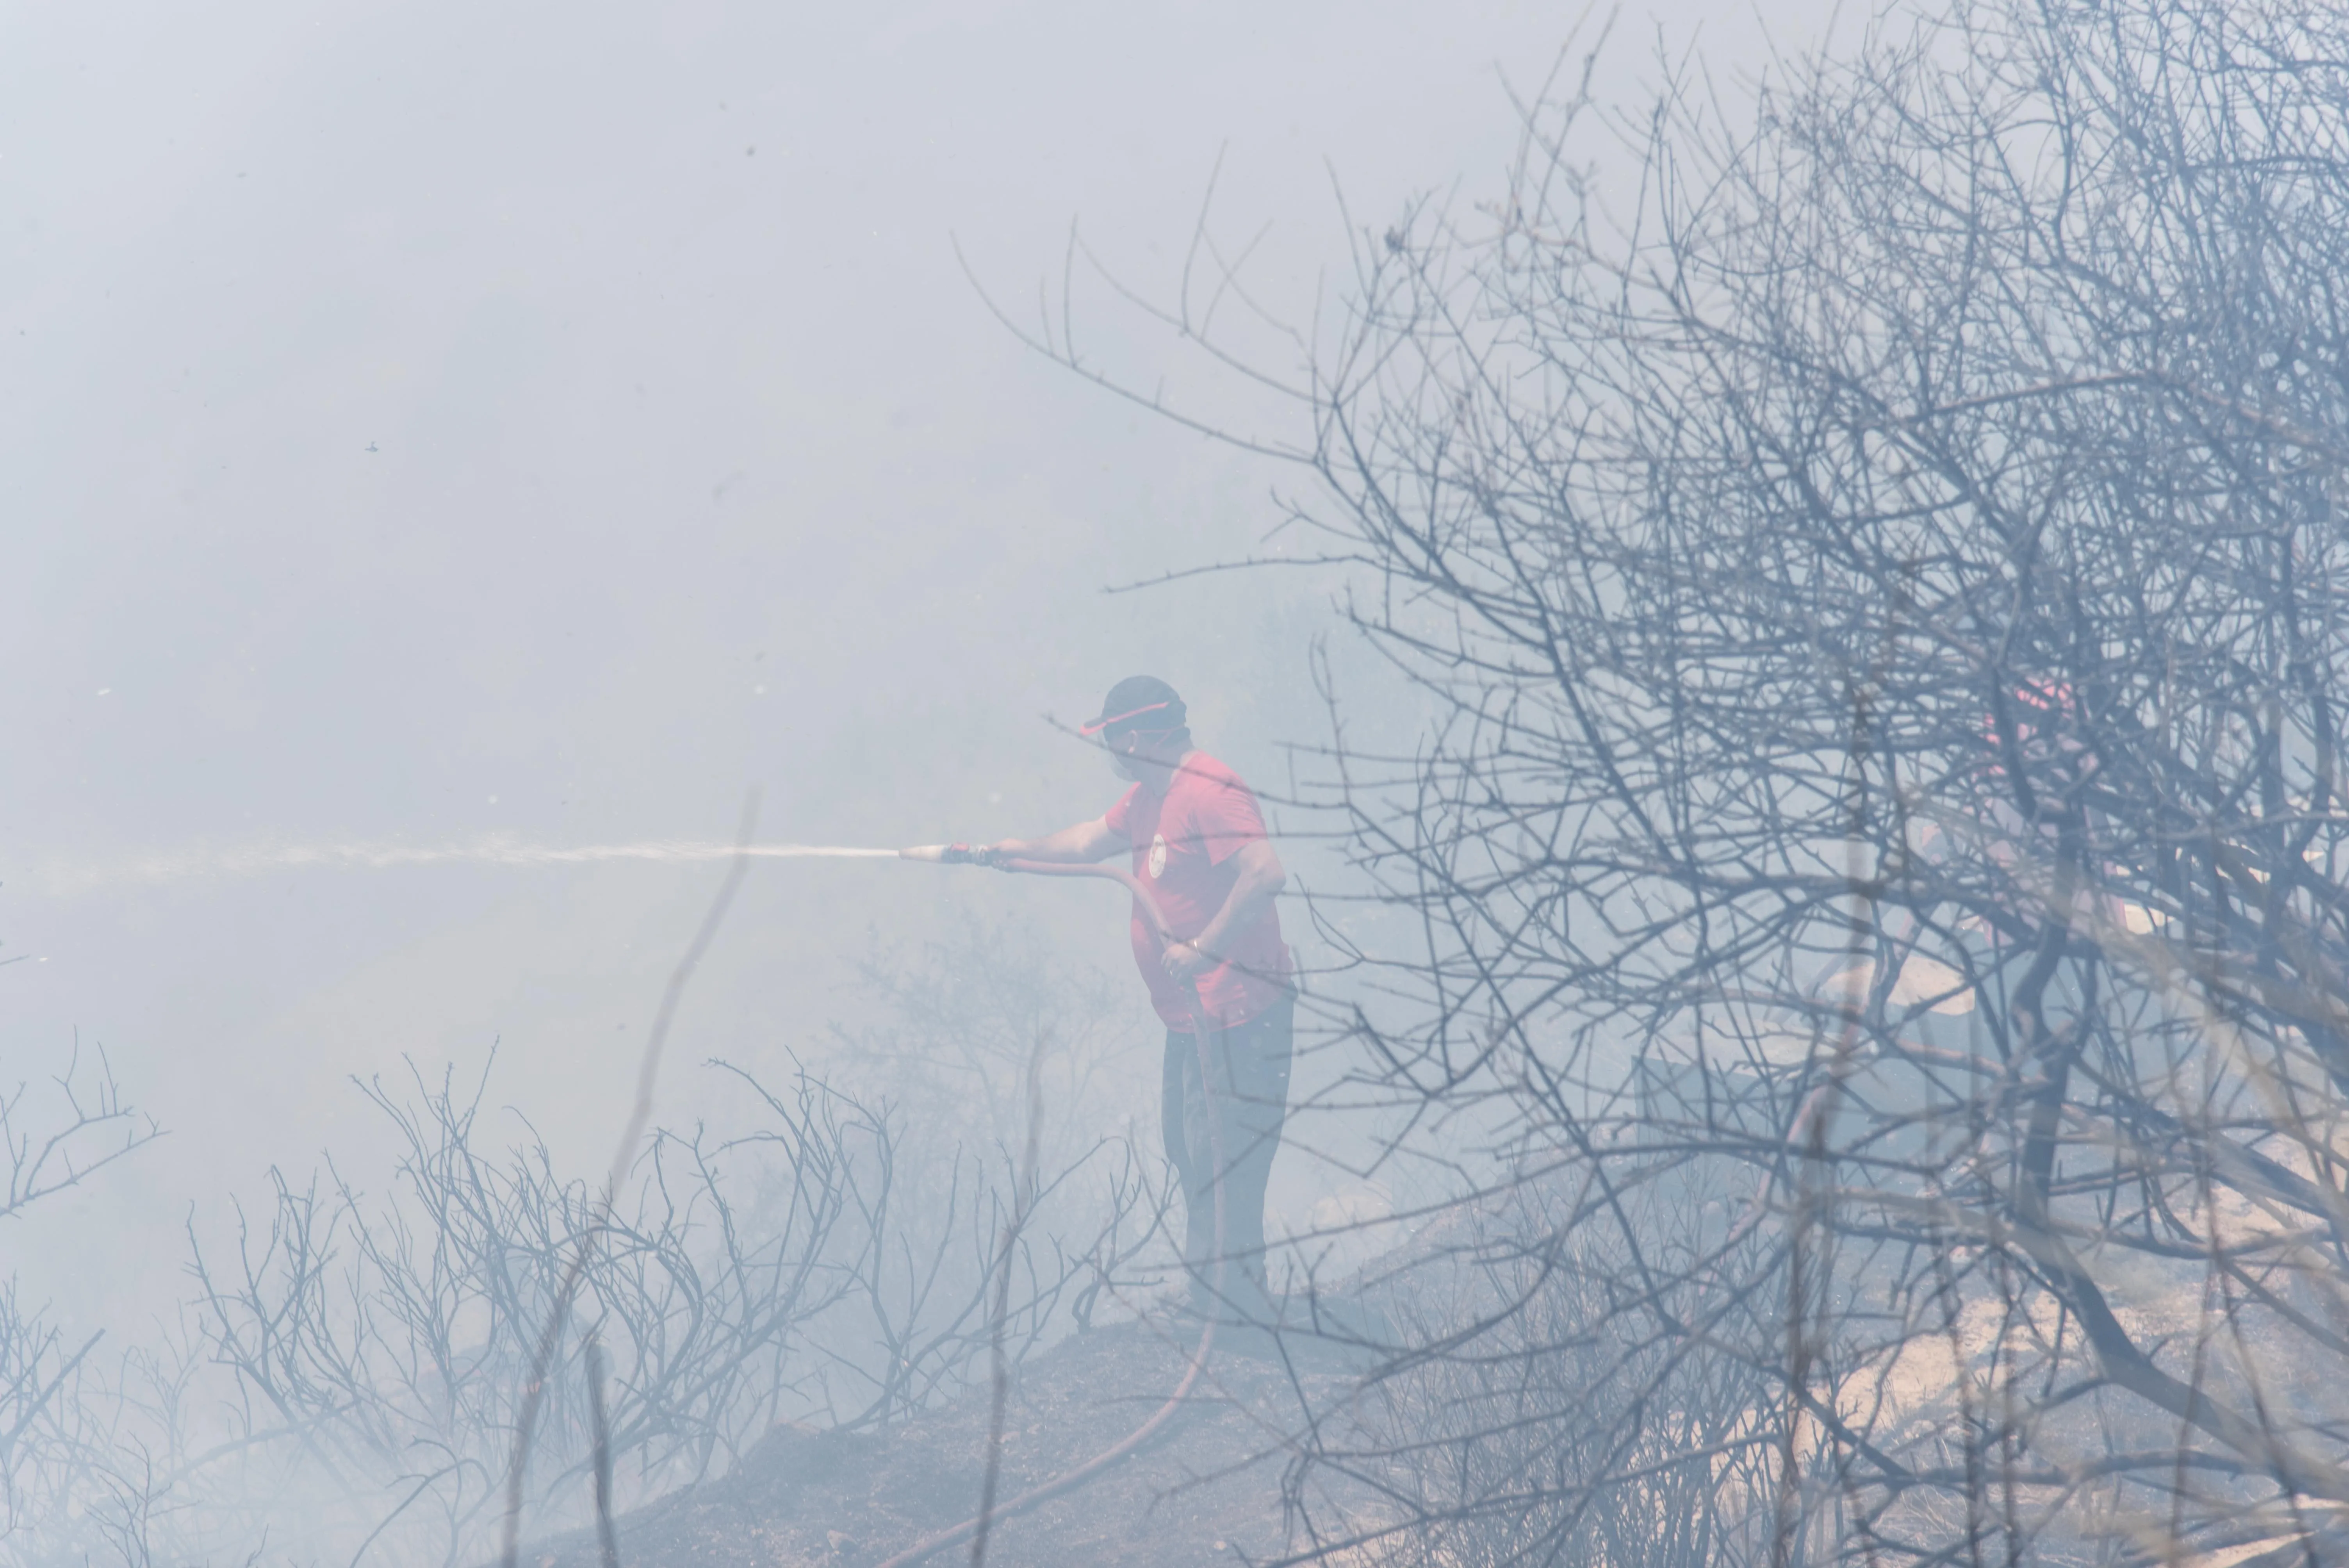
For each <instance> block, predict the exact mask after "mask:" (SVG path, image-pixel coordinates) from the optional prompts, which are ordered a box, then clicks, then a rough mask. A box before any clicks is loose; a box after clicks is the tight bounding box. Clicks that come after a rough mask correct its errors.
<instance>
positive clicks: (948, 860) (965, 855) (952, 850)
mask: <svg viewBox="0 0 2349 1568" xmlns="http://www.w3.org/2000/svg"><path fill="white" fill-rule="evenodd" d="M897 858H898V859H899V860H905V861H929V862H930V863H931V864H932V865H938V866H983V865H987V864H989V863H990V861H989V858H988V851H986V850H985V849H984V848H982V847H980V846H978V845H973V844H916V845H914V846H913V847H912V848H911V849H904V850H899V851H897Z"/></svg>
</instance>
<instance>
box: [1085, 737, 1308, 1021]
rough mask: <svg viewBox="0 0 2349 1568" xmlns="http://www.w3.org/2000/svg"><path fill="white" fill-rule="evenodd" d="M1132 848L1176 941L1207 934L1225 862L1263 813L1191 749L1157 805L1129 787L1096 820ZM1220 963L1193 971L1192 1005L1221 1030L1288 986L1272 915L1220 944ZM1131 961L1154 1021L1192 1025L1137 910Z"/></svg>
mask: <svg viewBox="0 0 2349 1568" xmlns="http://www.w3.org/2000/svg"><path fill="white" fill-rule="evenodd" d="M1102 821H1104V822H1106V823H1107V824H1108V825H1109V829H1110V831H1112V832H1113V833H1116V834H1118V835H1119V836H1121V837H1122V838H1123V839H1125V840H1126V841H1128V842H1129V843H1131V844H1132V845H1133V874H1134V875H1135V876H1136V877H1137V878H1139V879H1140V880H1141V882H1143V885H1144V886H1145V887H1148V888H1149V889H1150V890H1151V892H1153V893H1154V895H1155V896H1156V898H1157V903H1158V913H1160V914H1161V915H1163V916H1164V918H1165V921H1166V923H1167V925H1168V927H1169V928H1170V929H1172V930H1173V931H1174V935H1175V937H1176V939H1177V940H1181V939H1184V938H1187V937H1192V936H1195V935H1197V934H1199V933H1200V932H1202V931H1204V930H1206V926H1207V923H1208V922H1209V921H1211V920H1213V919H1215V918H1216V912H1217V911H1219V910H1221V909H1222V908H1223V907H1224V901H1225V900H1226V899H1227V898H1229V897H1230V896H1231V892H1232V884H1233V883H1234V882H1237V881H1238V880H1239V868H1238V867H1237V866H1236V865H1234V864H1233V863H1232V856H1233V855H1235V854H1237V853H1238V852H1239V851H1240V849H1241V847H1242V846H1243V845H1246V844H1250V843H1254V842H1255V841H1257V840H1260V839H1262V838H1264V837H1265V836H1266V835H1265V830H1264V816H1263V813H1261V812H1260V811H1258V810H1257V804H1256V796H1255V794H1254V792H1252V791H1251V790H1250V789H1248V787H1247V785H1245V784H1243V783H1241V782H1240V778H1239V775H1238V774H1237V773H1235V772H1233V771H1232V770H1231V769H1228V768H1226V767H1225V766H1224V765H1223V764H1222V763H1220V762H1218V761H1216V759H1215V758H1212V757H1210V756H1208V755H1207V754H1206V752H1204V751H1194V752H1192V753H1191V754H1190V755H1189V756H1188V757H1186V758H1184V759H1183V765H1182V766H1181V767H1180V768H1177V769H1175V770H1174V778H1173V779H1170V780H1168V782H1167V786H1166V794H1165V796H1164V799H1161V798H1160V797H1158V796H1155V795H1153V794H1152V793H1151V792H1150V791H1149V790H1147V789H1143V787H1142V786H1141V785H1139V784H1136V785H1135V786H1134V787H1133V789H1129V790H1127V791H1126V792H1125V798H1124V799H1122V800H1120V801H1119V802H1118V803H1117V804H1116V805H1114V806H1112V807H1111V808H1110V809H1109V813H1108V815H1106V816H1105V817H1103V818H1102ZM1223 948H1224V962H1223V963H1221V964H1218V965H1216V966H1215V967H1214V968H1212V969H1206V970H1202V971H1201V972H1200V973H1199V975H1198V990H1199V999H1200V1000H1201V1001H1202V1002H1204V1003H1206V1007H1207V1012H1208V1015H1209V1017H1210V1021H1212V1022H1213V1023H1214V1024H1216V1026H1219V1027H1222V1028H1230V1027H1232V1026H1234V1025H1237V1024H1245V1023H1247V1021H1248V1020H1249V1019H1250V1018H1253V1017H1255V1016H1257V1014H1259V1013H1261V1012H1263V1011H1264V1010H1265V1009H1266V1008H1268V1007H1269V1006H1272V1005H1273V1004H1274V1003H1275V1002H1277V1001H1278V1000H1279V999H1280V998H1281V997H1282V996H1284V995H1287V994H1288V990H1289V975H1290V973H1291V972H1290V969H1289V965H1288V946H1287V945H1286V944H1284V943H1282V941H1281V940H1280V916H1279V914H1278V912H1276V911H1274V910H1272V909H1269V908H1268V909H1267V910H1266V911H1265V912H1264V913H1261V914H1259V915H1257V917H1256V918H1255V919H1254V920H1251V921H1249V922H1248V923H1247V924H1246V925H1244V926H1242V927H1241V928H1240V929H1238V930H1237V931H1233V932H1229V933H1226V935H1225V937H1224V939H1223ZM1133 961H1134V962H1135V963H1136V964H1137V965H1140V966H1141V968H1142V978H1143V981H1144V982H1146V983H1147V984H1148V985H1149V986H1150V1000H1151V1002H1152V1003H1153V1004H1154V1006H1156V1007H1157V1009H1158V1016H1160V1017H1161V1018H1164V1019H1165V1020H1166V1022H1167V1024H1168V1025H1169V1026H1172V1027H1174V1028H1178V1029H1180V1028H1188V1027H1189V1026H1190V1025H1191V997H1190V994H1189V992H1188V991H1187V990H1186V989H1185V987H1184V986H1183V985H1180V984H1179V983H1178V982H1176V981H1175V980H1174V978H1173V977H1172V976H1171V975H1168V974H1167V973H1166V967H1165V965H1164V964H1162V963H1161V962H1160V961H1159V956H1158V937H1157V935H1156V934H1155V933H1154V931H1153V930H1152V929H1151V925H1150V921H1149V919H1148V917H1147V916H1145V915H1144V914H1143V913H1142V910H1141V909H1140V907H1139V906H1138V905H1137V907H1136V908H1135V910H1134V912H1133Z"/></svg>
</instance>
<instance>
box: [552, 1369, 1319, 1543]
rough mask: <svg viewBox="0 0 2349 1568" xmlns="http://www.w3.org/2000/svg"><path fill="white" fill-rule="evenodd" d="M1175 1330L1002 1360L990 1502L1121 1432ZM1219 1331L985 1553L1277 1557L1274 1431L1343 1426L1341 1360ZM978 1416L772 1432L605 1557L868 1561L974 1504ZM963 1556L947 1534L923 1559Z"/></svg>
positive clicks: (1155, 1384)
mask: <svg viewBox="0 0 2349 1568" xmlns="http://www.w3.org/2000/svg"><path fill="white" fill-rule="evenodd" d="M1192 1334H1195V1329H1192V1328H1188V1327H1186V1326H1182V1325H1177V1324H1162V1323H1150V1322H1144V1323H1130V1324H1124V1325H1120V1326H1113V1327H1105V1328H1100V1329H1096V1330H1094V1331H1093V1332H1092V1333H1089V1334H1084V1335H1081V1336H1077V1337H1075V1338H1073V1339H1071V1340H1068V1341H1065V1342H1064V1343H1062V1344H1061V1345H1059V1346H1055V1347H1053V1348H1052V1349H1050V1350H1049V1351H1046V1352H1044V1353H1042V1354H1040V1355H1039V1356H1037V1357H1033V1358H1032V1359H1030V1361H1029V1362H1028V1363H1027V1365H1026V1366H1024V1367H1021V1368H1019V1370H1018V1371H1017V1373H1016V1374H1015V1378H1014V1381H1013V1384H1012V1387H1011V1389H1010V1394H1009V1400H1008V1405H1007V1410H1006V1417H1005V1421H1004V1442H1003V1458H1002V1480H1001V1482H1000V1483H999V1493H998V1495H999V1497H1000V1498H1009V1497H1013V1496H1016V1495H1017V1494H1018V1493H1019V1492H1020V1491H1024V1490H1026V1489H1028V1488H1030V1487H1032V1486H1035V1485H1037V1484H1039V1483H1040V1482H1042V1481H1045V1480H1050V1479H1051V1478H1052V1477H1054V1476H1057V1475H1059V1474H1061V1472H1063V1471H1065V1470H1069V1469H1071V1468H1072V1467H1074V1466H1076V1465H1078V1464H1081V1463H1082V1462H1083V1461H1084V1460H1087V1459H1090V1458H1091V1457H1092V1456H1093V1455H1095V1454H1097V1453H1099V1452H1101V1451H1102V1450H1103V1449H1107V1448H1109V1447H1111V1446H1112V1445H1113V1444H1115V1443H1116V1442H1117V1441H1119V1440H1120V1439H1123V1437H1124V1436H1126V1435H1127V1434H1128V1433H1129V1432H1131V1431H1133V1429H1135V1428H1136V1427H1138V1426H1140V1425H1141V1424H1142V1422H1143V1421H1144V1420H1146V1419H1147V1418H1149V1416H1150V1414H1151V1413H1152V1412H1153V1411H1154V1410H1155V1409H1156V1408H1158V1407H1159V1405H1160V1404H1161V1403H1162V1402H1163V1401H1164V1399H1165V1398H1166V1396H1167V1395H1168V1394H1169V1393H1170V1392H1171V1391H1172V1390H1173V1388H1174V1386H1175V1385H1176V1383H1177V1382H1178V1381H1179V1380H1180V1378H1181V1376H1182V1372H1183V1367H1184V1364H1185V1357H1186V1354H1187V1350H1188V1340H1187V1338H1186V1337H1185V1336H1188V1335H1192ZM1223 1338H1224V1340H1225V1347H1223V1348H1221V1349H1219V1351H1218V1353H1217V1354H1216V1357H1214V1358H1213V1359H1212V1361H1211V1362H1210V1365H1209V1367H1208V1371H1207V1374H1206V1377H1204V1378H1203V1379H1202V1380H1201V1383H1200V1384H1199V1386H1198V1388H1197V1390H1196V1392H1195V1394H1194V1396H1193V1397H1192V1398H1191V1399H1190V1400H1189V1401H1188V1402H1187V1403H1186V1404H1185V1407H1184V1408H1183V1409H1182V1410H1181V1412H1180V1413H1178V1414H1177V1415H1176V1417H1175V1418H1174V1420H1173V1421H1172V1422H1171V1423H1170V1424H1169V1426H1168V1427H1167V1428H1166V1429H1164V1430H1163V1431H1162V1432H1160V1433H1159V1434H1158V1436H1157V1437H1156V1438H1155V1439H1153V1440H1152V1442H1151V1443H1150V1444H1149V1445H1148V1446H1147V1447H1146V1448H1145V1449H1143V1450H1142V1451H1141V1452H1139V1453H1137V1454H1136V1455H1134V1456H1133V1457H1132V1458H1131V1459H1128V1460H1125V1461H1124V1462H1123V1463H1122V1464H1119V1465H1117V1466H1115V1467H1114V1468H1112V1469H1111V1470H1108V1471H1107V1472H1105V1473H1104V1474H1102V1475H1101V1476H1099V1477H1097V1478H1096V1479H1094V1480H1092V1481H1091V1482H1089V1483H1088V1484H1086V1485H1084V1486H1082V1487H1081V1488H1080V1489H1078V1490H1077V1491H1072V1492H1070V1493H1066V1494H1064V1495H1062V1496H1061V1497H1058V1498H1054V1499H1052V1500H1050V1501H1047V1502H1044V1503H1043V1504H1041V1505H1040V1506H1038V1507H1036V1508H1035V1509H1033V1510H1032V1511H1029V1512H1027V1513H1025V1514H1023V1515H1020V1516H1019V1517H1017V1518H1013V1519H1009V1520H1006V1521H1003V1522H1000V1523H999V1524H998V1525H997V1526H996V1528H995V1530H994V1532H993V1534H992V1537H991V1540H990V1543H989V1546H988V1553H987V1555H988V1559H989V1560H990V1561H992V1562H995V1563H1003V1564H1007V1565H1017V1568H1063V1565H1065V1568H1080V1565H1081V1568H1109V1565H1130V1568H1177V1565H1182V1568H1190V1565H1194V1564H1208V1563H1215V1564H1226V1563H1229V1564H1237V1563H1265V1562H1269V1561H1275V1560H1278V1559H1279V1558H1280V1557H1282V1556H1284V1555H1286V1554H1288V1553H1290V1552H1292V1551H1294V1550H1296V1549H1297V1547H1298V1545H1299V1544H1300V1542H1299V1541H1298V1540H1297V1537H1296V1535H1295V1533H1294V1532H1292V1531H1291V1529H1290V1528H1289V1526H1288V1522H1286V1521H1285V1520H1284V1511H1283V1508H1282V1501H1281V1480H1282V1475H1283V1472H1284V1470H1286V1468H1287V1466H1288V1460H1289V1456H1290V1453H1291V1447H1290V1444H1289V1442H1288V1434H1290V1433H1291V1432H1293V1431H1294V1430H1295V1429H1297V1427H1298V1424H1299V1415H1300V1411H1301V1410H1302V1409H1303V1408H1306V1404H1307V1403H1308V1402H1309V1404H1310V1405H1311V1407H1312V1408H1315V1409H1316V1410H1319V1411H1320V1412H1323V1414H1324V1418H1329V1415H1330V1412H1337V1418H1340V1419H1342V1418H1343V1415H1342V1412H1343V1409H1344V1407H1345V1403H1346V1398H1347V1394H1348V1391H1349V1389H1350V1386H1351V1382H1352V1377H1353V1374H1352V1372H1351V1371H1350V1367H1349V1357H1347V1355H1346V1353H1345V1352H1344V1350H1343V1348H1342V1347H1341V1346H1338V1345H1335V1344H1332V1343H1331V1342H1330V1341H1328V1340H1325V1339H1320V1338H1318V1337H1316V1336H1310V1335H1284V1336H1280V1337H1279V1338H1278V1340H1276V1339H1275V1338H1274V1337H1273V1336H1270V1335H1267V1334H1264V1333H1261V1332H1256V1333H1245V1334H1226V1336H1223ZM988 1406H989V1400H988V1390H987V1389H986V1388H984V1387H981V1388H978V1389H977V1390H974V1391H973V1392H972V1393H971V1394H970V1395H969V1396H968V1397H967V1398H964V1399H962V1400H961V1401H960V1402H958V1403H957V1404H955V1405H953V1406H950V1407H948V1408H945V1409H941V1410H938V1411H936V1412H935V1413H933V1414H931V1415H929V1416H926V1417H924V1418H919V1419H916V1420H913V1421H909V1422H906V1423H904V1424H902V1425H900V1426H898V1427H895V1428H894V1429H890V1430H889V1431H887V1432H885V1433H882V1432H857V1433H843V1432H818V1431H812V1430H805V1429H798V1428H792V1427H782V1428H778V1429H775V1430H774V1431H772V1432H771V1433H769V1434H768V1436H767V1437H766V1438H765V1439H762V1440H761V1442H760V1443H759V1444H758V1446H757V1447H755V1448H754V1449H751V1451H750V1453H749V1454H747V1455H745V1456H744V1459H743V1460H742V1462H741V1464H740V1465H739V1466H738V1467H736V1469H735V1470H733V1471H731V1472H730V1473H729V1474H728V1475H726V1476H725V1477H723V1478H721V1479H719V1480H714V1481H710V1482H708V1483H706V1484H704V1485H701V1486H698V1487H693V1488H688V1489H687V1490H686V1491H681V1492H678V1493H677V1494H675V1495H673V1496H671V1497H668V1498H666V1499H664V1500H662V1501H659V1502H657V1503H655V1504H653V1505H651V1506H650V1507H647V1508H646V1509H643V1510H641V1511H638V1512H636V1513H634V1514H630V1515H627V1516H626V1517H624V1518H623V1519H622V1520H621V1521H620V1522H619V1538H620V1558H621V1561H622V1563H626V1564H627V1565H628V1568H752V1565H754V1564H755V1565H757V1568H801V1565H802V1564H806V1565H816V1564H821V1565H822V1568H870V1565H871V1564H874V1563H881V1562H884V1561H885V1560H887V1559H888V1558H889V1557H891V1556H892V1555H894V1554H895V1553H899V1552H901V1551H903V1550H905V1548H906V1547H908V1546H910V1545H912V1544H913V1543H914V1542H916V1541H918V1540H920V1539H922V1538H923V1537H925V1536H926V1535H928V1534H930V1533H931V1532H936V1531H938V1530H941V1529H944V1528H946V1527H947V1526H950V1525H953V1524H956V1523H957V1522H960V1521H962V1520H964V1519H968V1518H969V1517H970V1516H971V1515H972V1514H973V1513H975V1512H976V1511H978V1501H979V1492H980V1486H981V1481H982V1477H983V1471H984V1465H985V1457H986V1449H987V1434H988ZM1324 1501H1330V1502H1341V1501H1346V1500H1343V1499H1328V1498H1325V1500H1324ZM1352 1501H1355V1502H1356V1503H1357V1504H1360V1503H1361V1501H1364V1500H1361V1499H1355V1500H1352ZM969 1556H970V1547H969V1545H968V1542H965V1543H963V1544H961V1545H959V1546H957V1547H955V1548H953V1549H951V1550H947V1551H941V1552H939V1553H936V1554H935V1555H933V1556H932V1557H931V1558H930V1559H929V1561H930V1562H931V1563H967V1562H968V1561H969ZM523 1561H524V1562H525V1563H536V1564H537V1565H538V1568H596V1564H597V1563H598V1561H599V1559H598V1554H597V1550H596V1544H595V1538H594V1536H593V1535H592V1533H590V1534H572V1535H566V1536H563V1537H559V1538H557V1539H555V1540H554V1541H551V1542H544V1543H543V1544H542V1545H540V1546H539V1547H538V1548H537V1549H536V1550H534V1551H529V1552H525V1553H524V1556H523Z"/></svg>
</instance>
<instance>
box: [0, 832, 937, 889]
mask: <svg viewBox="0 0 2349 1568" xmlns="http://www.w3.org/2000/svg"><path fill="white" fill-rule="evenodd" d="M738 854H741V855H749V856H750V857H752V858H754V859H762V860H809V859H824V860H895V859H896V858H897V851H895V850H874V849H861V848H855V847H852V846H848V845H842V844H753V845H750V847H748V848H747V849H746V848H742V847H740V846H738V845H735V844H724V843H715V842H701V841H694V840H687V839H647V840H642V841H637V842H636V843H628V844H575V845H570V846H559V845H551V844H533V843H530V842H527V841H524V840H523V839H521V838H519V837H516V836H514V835H512V834H506V833H495V834H488V835H484V836H482V837H481V838H476V839H472V840H470V841H466V842H463V843H456V844H409V843H399V842H396V841H395V842H388V843H386V842H372V843H370V842H351V843H327V844H316V843H311V844H296V843H286V842H284V841H264V842H259V843H243V844H200V845H197V846H194V847H192V848H190V849H184V850H176V851H171V852H169V853H165V854H154V855H146V856H141V857H140V858H137V859H133V860H123V861H111V862H99V863H89V862H79V863H51V864H49V865H47V866H43V867H37V868H35V869H34V870H33V871H31V872H29V873H28V874H27V875H26V878H25V882H26V883H28V884H29V885H30V886H32V887H33V888H35V889H36V890H37V891H39V892H45V893H48V894H51V895H53V896H57V897H71V896H73V895H75V894H78V893H90V892H102V891H106V890H109V889H114V888H122V887H132V886H153V885H157V884H160V883H165V882H192V881H197V880H201V879H205V878H216V877H241V876H257V875H259V874H261V873H263V872H283V871H388V870H391V869H393V868H396V867H401V866H435V865H475V866H511V867H514V868H516V869H530V868H534V867H543V866H574V865H593V864H597V863H600V862H603V861H670V862H673V863H681V862H688V861H729V860H732V859H733V858H734V857H735V856H736V855H738Z"/></svg>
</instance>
